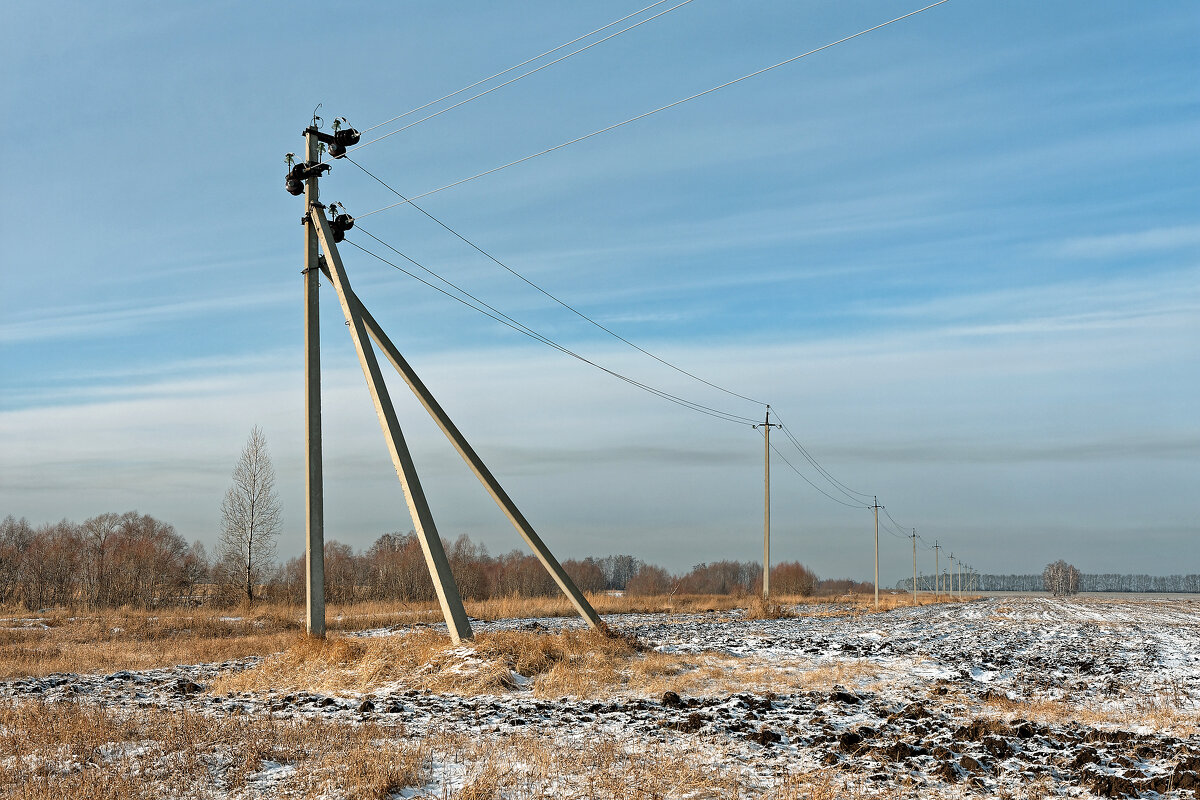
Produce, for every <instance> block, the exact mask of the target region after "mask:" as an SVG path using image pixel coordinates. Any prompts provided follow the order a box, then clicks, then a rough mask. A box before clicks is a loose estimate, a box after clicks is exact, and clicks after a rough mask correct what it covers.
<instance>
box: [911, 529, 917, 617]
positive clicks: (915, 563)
mask: <svg viewBox="0 0 1200 800" xmlns="http://www.w3.org/2000/svg"><path fill="white" fill-rule="evenodd" d="M911 538H912V544H913V605H914V606H915V605H916V604H917V529H916V528H913V532H912V537H911Z"/></svg>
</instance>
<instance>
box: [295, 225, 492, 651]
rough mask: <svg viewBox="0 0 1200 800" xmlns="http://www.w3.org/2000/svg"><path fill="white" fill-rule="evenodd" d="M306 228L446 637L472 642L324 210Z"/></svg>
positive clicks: (456, 589) (468, 622)
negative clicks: (346, 331)
mask: <svg viewBox="0 0 1200 800" xmlns="http://www.w3.org/2000/svg"><path fill="white" fill-rule="evenodd" d="M308 216H309V219H310V220H311V224H312V225H314V226H316V228H317V233H318V235H319V236H320V239H321V246H322V247H323V248H324V250H325V254H326V256H327V259H326V264H327V266H328V268H329V274H330V277H331V278H332V280H333V288H334V289H336V290H337V294H338V300H339V301H341V305H342V313H343V314H344V315H345V317H346V322H347V324H348V325H349V326H350V335H351V338H352V339H353V340H354V349H355V350H356V351H357V352H358V362H359V365H360V366H361V367H362V371H363V374H364V375H365V376H366V379H367V388H368V389H369V390H370V392H371V400H372V401H373V402H374V404H375V413H376V415H377V416H378V417H379V427H380V428H382V429H383V434H384V439H385V440H386V441H387V447H388V453H389V454H390V455H391V457H392V465H393V466H394V467H395V468H396V476H397V477H399V478H400V486H401V487H402V488H403V489H404V499H405V500H406V501H407V502H408V511H409V514H410V515H411V516H412V521H413V527H414V528H415V529H416V532H417V538H418V539H419V540H420V542H421V549H422V550H423V551H424V554H425V565H426V566H427V567H428V568H429V576H430V577H431V578H433V588H434V591H435V592H436V593H437V598H438V603H439V604H440V605H441V607H442V616H443V617H444V618H445V620H446V627H447V628H448V629H449V631H450V638H451V639H452V640H453V641H454V642H455V643H458V642H459V641H461V640H463V639H470V638H471V623H470V621H469V620H468V619H467V612H466V610H465V609H464V608H463V603H462V597H461V596H460V595H459V593H458V585H457V584H456V583H455V582H454V575H453V574H452V573H451V572H450V562H449V560H448V559H447V558H446V551H445V549H444V548H443V547H442V540H441V537H440V536H438V532H437V527H436V526H435V525H434V522H433V513H432V512H431V511H430V510H429V502H428V501H427V500H426V498H425V491H424V489H422V488H421V480H420V478H419V477H418V476H417V468H416V465H414V464H413V460H412V453H410V452H409V449H408V444H407V443H406V442H405V441H404V434H403V433H402V432H401V430H400V423H399V421H398V420H397V418H396V409H395V407H394V406H393V405H392V399H391V395H389V394H388V390H387V384H385V383H384V381H383V374H382V373H381V372H380V370H379V361H378V360H377V359H376V357H375V349H374V348H373V347H372V346H371V342H370V340H369V339H368V334H367V328H366V324H365V323H364V322H363V319H362V316H361V315H360V314H359V313H358V309H359V305H358V304H356V303H353V302H352V301H351V298H352V297H354V295H353V293H352V290H351V289H350V281H349V279H348V278H347V277H346V270H345V268H344V267H343V266H342V257H341V255H340V254H339V253H338V250H337V247H336V246H335V244H334V238H333V231H332V229H331V228H330V227H329V221H328V220H327V219H326V218H325V210H324V208H323V207H322V206H320V205H315V206H313V207H311V208H310V209H309V211H308Z"/></svg>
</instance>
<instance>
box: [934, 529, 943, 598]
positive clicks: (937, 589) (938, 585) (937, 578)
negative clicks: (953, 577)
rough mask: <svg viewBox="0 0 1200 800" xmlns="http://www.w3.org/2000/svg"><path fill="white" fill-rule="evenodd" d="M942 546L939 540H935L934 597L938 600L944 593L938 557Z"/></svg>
mask: <svg viewBox="0 0 1200 800" xmlns="http://www.w3.org/2000/svg"><path fill="white" fill-rule="evenodd" d="M941 547H942V546H941V545H940V544H938V543H937V539H934V540H933V596H934V599H936V598H937V597H938V596H939V595H940V594H941V593H942V568H941V566H940V565H939V564H938V555H939V550H940V549H941Z"/></svg>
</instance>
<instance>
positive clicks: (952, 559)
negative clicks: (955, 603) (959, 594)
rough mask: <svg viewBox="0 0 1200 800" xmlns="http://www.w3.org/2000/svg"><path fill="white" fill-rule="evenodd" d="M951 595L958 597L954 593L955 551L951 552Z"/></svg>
mask: <svg viewBox="0 0 1200 800" xmlns="http://www.w3.org/2000/svg"><path fill="white" fill-rule="evenodd" d="M950 596H951V597H956V595H955V593H954V553H951V554H950Z"/></svg>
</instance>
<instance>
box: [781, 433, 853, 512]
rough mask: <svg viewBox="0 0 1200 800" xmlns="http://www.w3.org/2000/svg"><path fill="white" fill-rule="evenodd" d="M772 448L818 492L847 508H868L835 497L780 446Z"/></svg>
mask: <svg viewBox="0 0 1200 800" xmlns="http://www.w3.org/2000/svg"><path fill="white" fill-rule="evenodd" d="M771 449H772V450H773V451H775V455H777V456H779V457H780V458H781V459H782V460H783V463H785V464H787V465H788V466H789V467H791V468H792V472H794V473H796V474H797V475H799V476H800V477H801V479H803V480H804V482H805V483H807V484H808V485H809V486H811V487H812V488H814V489H816V490H817V491H818V492H820V493H821V494H823V495H825V496H826V497H828V498H829V499H830V500H832V501H833V502H835V503H840V504H841V505H844V506H846V507H847V508H867V506H860V505H854V504H853V503H847V502H846V501H845V500H839V499H838V498H836V497H834V496H833V495H831V494H829V493H828V492H826V491H825V490H824V489H822V488H821V487H820V486H817V485H816V484H815V483H813V482H812V481H810V480H809V479H808V476H807V475H805V474H804V473H803V472H801V471H800V470H798V469H796V465H795V464H793V463H792V462H791V461H788V458H787V456H785V455H784V454H783V453H781V452H779V448H778V447H776V446H775V445H771Z"/></svg>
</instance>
